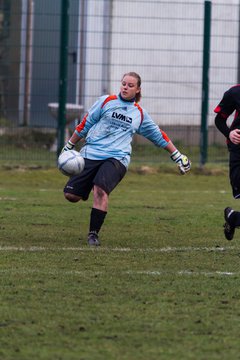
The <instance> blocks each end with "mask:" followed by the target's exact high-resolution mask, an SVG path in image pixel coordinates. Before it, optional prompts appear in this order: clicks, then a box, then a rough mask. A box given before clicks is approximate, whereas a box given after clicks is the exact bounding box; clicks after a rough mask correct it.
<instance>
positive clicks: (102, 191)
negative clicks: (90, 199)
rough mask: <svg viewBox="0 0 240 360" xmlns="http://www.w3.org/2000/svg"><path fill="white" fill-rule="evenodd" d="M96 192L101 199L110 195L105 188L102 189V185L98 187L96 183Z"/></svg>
mask: <svg viewBox="0 0 240 360" xmlns="http://www.w3.org/2000/svg"><path fill="white" fill-rule="evenodd" d="M94 193H95V195H96V196H97V197H98V198H99V199H103V198H105V197H107V196H108V195H107V193H106V192H105V191H104V190H103V189H101V188H100V187H98V186H96V185H95V186H94Z"/></svg>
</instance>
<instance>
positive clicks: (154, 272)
mask: <svg viewBox="0 0 240 360" xmlns="http://www.w3.org/2000/svg"><path fill="white" fill-rule="evenodd" d="M106 272H107V270H106ZM106 272H104V271H91V270H90V271H89V270H60V269H56V270H53V269H52V270H48V271H46V270H45V271H44V270H40V269H24V268H22V269H19V268H18V269H14V268H7V269H0V274H19V275H28V274H40V275H44V276H45V275H46V276H47V275H54V276H56V275H74V276H82V277H89V276H95V275H104V274H105V273H106ZM119 274H121V275H132V276H135V275H146V276H155V277H156V276H160V277H164V276H168V275H173V276H210V277H211V276H218V277H221V276H222V277H224V276H240V272H232V271H192V270H178V271H161V270H151V271H150V270H137V271H134V270H131V271H118V272H117V275H116V276H119Z"/></svg>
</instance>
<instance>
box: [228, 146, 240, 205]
mask: <svg viewBox="0 0 240 360" xmlns="http://www.w3.org/2000/svg"><path fill="white" fill-rule="evenodd" d="M228 148H229V151H230V156H229V177H230V183H231V186H232V194H233V197H234V198H235V199H240V146H239V145H234V144H231V145H229V146H228Z"/></svg>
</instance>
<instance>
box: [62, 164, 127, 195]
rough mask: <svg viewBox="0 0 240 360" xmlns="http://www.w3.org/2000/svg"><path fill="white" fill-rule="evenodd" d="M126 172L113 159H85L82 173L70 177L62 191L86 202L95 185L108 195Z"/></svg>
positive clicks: (124, 168)
mask: <svg viewBox="0 0 240 360" xmlns="http://www.w3.org/2000/svg"><path fill="white" fill-rule="evenodd" d="M126 171H127V169H126V167H125V166H124V165H123V164H122V163H121V162H120V161H118V160H116V159H113V158H110V159H106V160H89V159H85V167H84V170H83V172H82V173H81V174H80V175H76V176H73V177H71V178H70V179H69V181H68V182H67V184H66V186H65V188H64V190H63V191H64V193H71V194H74V195H78V196H80V197H81V198H82V199H83V200H87V199H88V197H89V194H90V192H91V190H92V188H93V186H94V185H97V186H99V187H100V188H101V189H103V190H104V191H105V192H106V193H107V194H108V195H109V194H110V192H111V191H112V190H113V189H114V188H115V187H116V186H117V184H118V183H119V182H120V181H121V180H122V178H123V177H124V175H125V174H126Z"/></svg>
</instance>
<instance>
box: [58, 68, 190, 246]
mask: <svg viewBox="0 0 240 360" xmlns="http://www.w3.org/2000/svg"><path fill="white" fill-rule="evenodd" d="M140 98H141V78H140V76H139V75H138V74H137V73H134V72H129V73H127V74H125V75H124V76H123V77H122V81H121V86H120V93H119V94H118V95H110V96H109V95H104V96H102V97H100V98H99V99H98V100H97V101H96V102H95V104H94V105H93V106H92V107H91V108H90V110H89V111H88V113H87V114H86V115H85V116H84V118H83V119H82V121H81V122H80V124H79V125H78V126H77V127H76V129H75V131H74V133H73V134H72V136H71V138H70V139H69V141H68V142H67V144H66V145H65V146H64V148H63V150H62V151H68V150H71V149H73V148H74V146H75V145H76V144H77V143H78V142H79V141H80V140H83V141H84V145H83V147H82V148H81V150H80V153H81V155H82V156H83V157H84V159H85V168H84V170H83V172H82V173H81V174H80V175H77V176H73V177H71V178H70V179H69V181H68V182H67V184H66V186H65V188H64V195H65V198H66V199H67V200H68V201H70V202H78V201H79V200H84V201H86V200H87V199H88V197H89V194H90V192H91V191H92V190H93V206H92V209H91V214H90V226H89V234H88V244H89V245H90V246H99V245H100V239H99V232H100V229H101V227H102V225H103V223H104V219H105V217H106V215H107V211H108V201H109V194H110V193H111V191H112V190H113V189H114V188H115V187H116V186H117V185H118V183H119V182H120V181H121V180H122V179H123V177H124V175H125V174H126V171H127V168H128V165H129V163H130V156H131V150H132V149H131V142H132V138H133V135H134V134H135V133H137V134H140V135H142V136H144V137H145V138H147V139H149V140H150V141H151V142H153V143H154V144H155V145H156V146H158V147H160V148H164V149H165V150H166V151H168V153H169V154H170V157H171V159H172V160H173V161H175V162H176V164H177V165H178V167H179V170H180V173H181V174H185V173H186V172H188V171H189V170H190V161H189V160H188V158H187V157H186V156H184V155H182V154H181V153H180V152H179V151H178V149H177V148H176V147H175V146H174V144H173V143H172V142H171V140H170V139H169V137H168V136H167V134H166V133H164V132H163V131H162V130H161V129H159V127H158V126H157V125H156V124H155V123H154V122H153V120H152V119H151V117H150V116H149V114H148V113H147V112H146V111H145V110H144V109H143V108H142V107H140V106H139V104H138V103H139V101H140Z"/></svg>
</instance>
